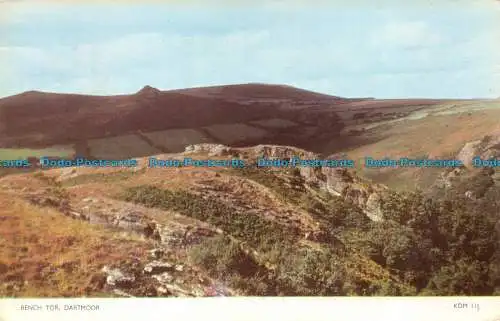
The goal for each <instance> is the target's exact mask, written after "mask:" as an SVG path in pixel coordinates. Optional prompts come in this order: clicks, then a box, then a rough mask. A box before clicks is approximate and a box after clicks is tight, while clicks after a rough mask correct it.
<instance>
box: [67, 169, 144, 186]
mask: <svg viewBox="0 0 500 321" xmlns="http://www.w3.org/2000/svg"><path fill="white" fill-rule="evenodd" d="M141 172H144V170H141ZM137 174H140V173H139V172H131V171H120V172H113V173H91V174H82V175H78V176H75V177H71V178H69V179H66V180H65V181H63V182H62V185H63V186H65V187H71V186H76V185H82V184H89V183H115V182H120V181H124V180H128V179H129V178H132V177H133V176H134V175H137Z"/></svg>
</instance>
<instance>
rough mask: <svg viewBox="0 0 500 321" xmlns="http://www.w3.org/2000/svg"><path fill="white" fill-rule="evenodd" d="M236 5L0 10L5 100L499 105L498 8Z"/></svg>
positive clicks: (20, 5)
mask: <svg viewBox="0 0 500 321" xmlns="http://www.w3.org/2000/svg"><path fill="white" fill-rule="evenodd" d="M234 2H238V1H233V4H230V5H228V4H224V3H222V2H220V1H204V3H209V5H206V4H205V5H201V4H197V2H196V1H191V2H189V4H182V5H181V4H171V2H170V4H167V3H166V2H163V3H161V2H159V1H157V2H147V3H143V4H140V5H138V4H135V5H131V4H126V2H123V3H120V4H103V3H102V2H98V3H95V2H94V3H92V2H88V3H87V4H70V5H64V4H55V3H52V2H47V1H15V0H11V1H5V0H4V1H0V72H1V74H2V77H1V79H0V96H7V95H12V94H16V93H19V92H22V91H26V90H43V91H54V92H75V93H88V94H120V93H131V92H135V91H137V90H139V89H140V88H141V87H142V86H144V85H146V84H149V85H152V86H154V87H157V88H160V89H175V88H184V87H193V86H205V85H218V84H232V83H246V82H263V83H279V84H288V85H293V86H297V87H301V88H305V89H310V90H316V91H319V92H324V93H329V94H333V95H339V96H346V97H360V96H363V97H365V96H373V97H378V98H398V97H428V98H434V97H440V98H454V97H456V98H472V97H498V96H500V2H498V1H494V0H491V1H489V0H484V1H474V0H468V1H460V0H454V1H452V0H450V1H447V0H441V1H414V3H415V4H413V5H408V4H406V5H401V4H399V5H398V4H397V2H395V1H389V0H388V1H384V0H382V1H373V2H377V5H374V4H371V5H368V4H361V1H356V0H354V1H350V2H349V3H350V4H349V5H346V4H345V3H346V2H345V1H333V0H332V1H321V3H320V1H317V2H315V5H314V6H312V5H309V6H307V5H304V4H302V3H300V2H298V1H271V0H268V1H259V0H256V1H252V2H249V1H246V2H243V1H239V2H238V3H240V4H239V5H234ZM292 2H293V3H294V4H291V3H292ZM311 2H312V1H310V2H309V3H311ZM108 3H109V2H108ZM245 3H246V4H245ZM353 3H356V4H353ZM366 3H370V2H366ZM405 3H408V2H405ZM417 3H418V4H417ZM425 3H427V4H428V5H424V4H425Z"/></svg>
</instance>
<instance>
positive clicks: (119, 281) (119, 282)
mask: <svg viewBox="0 0 500 321" xmlns="http://www.w3.org/2000/svg"><path fill="white" fill-rule="evenodd" d="M102 271H103V272H104V273H106V275H107V277H106V284H108V285H110V286H116V287H121V288H129V287H131V286H133V283H134V282H135V277H134V276H130V275H126V274H125V273H123V272H122V271H120V270H119V269H111V268H109V267H104V268H103V269H102Z"/></svg>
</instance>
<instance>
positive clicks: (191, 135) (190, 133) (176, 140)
mask: <svg viewBox="0 0 500 321" xmlns="http://www.w3.org/2000/svg"><path fill="white" fill-rule="evenodd" d="M144 136H146V137H147V138H148V139H150V140H151V142H152V143H153V146H160V147H161V148H165V149H166V150H168V151H171V152H180V151H183V150H184V148H185V147H186V146H187V145H192V144H200V143H211V142H212V140H211V139H210V138H208V137H206V136H205V135H203V134H202V133H200V132H199V131H197V130H196V129H170V130H162V131H157V132H149V133H144Z"/></svg>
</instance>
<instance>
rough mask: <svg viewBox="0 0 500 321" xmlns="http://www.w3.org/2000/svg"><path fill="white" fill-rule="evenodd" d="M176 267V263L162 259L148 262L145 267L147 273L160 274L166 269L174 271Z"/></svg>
mask: <svg viewBox="0 0 500 321" xmlns="http://www.w3.org/2000/svg"><path fill="white" fill-rule="evenodd" d="M173 269H174V265H173V264H172V263H169V262H161V261H153V262H150V263H148V264H147V265H146V266H145V267H144V273H146V274H159V273H163V272H166V271H172V270H173Z"/></svg>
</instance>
